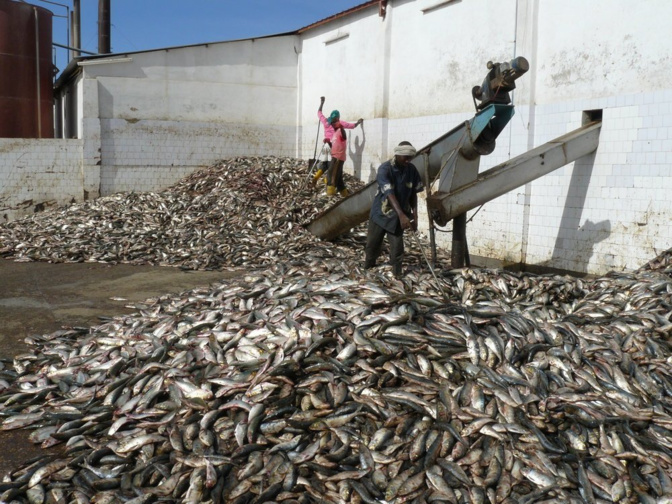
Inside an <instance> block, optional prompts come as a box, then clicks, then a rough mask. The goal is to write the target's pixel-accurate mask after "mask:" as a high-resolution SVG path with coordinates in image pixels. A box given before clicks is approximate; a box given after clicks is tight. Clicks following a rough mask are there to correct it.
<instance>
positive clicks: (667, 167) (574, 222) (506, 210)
mask: <svg viewBox="0 0 672 504" xmlns="http://www.w3.org/2000/svg"><path fill="white" fill-rule="evenodd" d="M594 109H602V110H603V123H602V129H601V134H600V144H599V147H598V150H597V152H596V153H595V154H593V155H590V156H586V157H585V158H582V159H581V160H579V161H577V162H576V163H572V164H569V165H567V166H565V167H563V168H560V169H558V170H556V171H554V172H552V173H550V174H549V175H546V176H544V177H542V178H539V179H537V180H535V181H533V182H531V183H530V184H529V187H528V188H527V189H528V193H527V196H528V200H529V207H528V208H526V206H525V203H526V201H528V200H526V188H525V187H520V188H518V189H517V190H514V191H511V192H510V193H508V194H506V195H504V196H502V197H500V198H497V199H495V200H493V201H491V202H489V203H487V204H486V205H485V206H484V207H483V208H482V209H480V211H478V213H476V211H475V210H473V211H470V212H469V213H468V216H469V217H473V220H472V221H471V222H469V224H468V227H467V235H468V239H469V247H470V252H471V253H472V254H475V255H479V256H484V257H491V258H495V259H498V260H501V261H504V262H505V263H507V262H509V263H519V262H521V261H524V262H526V263H527V264H535V265H541V266H548V267H552V268H559V269H566V270H571V271H578V272H588V273H605V272H607V271H611V270H623V269H633V268H637V267H639V266H641V265H642V264H644V263H645V262H647V261H648V260H650V259H652V258H653V257H655V256H656V255H658V254H659V253H660V252H662V251H664V250H666V249H668V248H670V247H672V230H671V229H670V226H669V224H668V223H669V215H670V213H671V211H672V203H670V199H671V198H670V197H669V194H670V193H672V119H671V118H670V112H671V111H672V90H668V91H659V92H652V93H641V94H630V95H623V96H614V97H609V98H604V99H595V100H581V101H576V102H563V103H557V104H552V105H543V106H538V107H537V108H536V110H535V111H534V125H533V128H532V131H530V129H529V124H528V123H529V109H527V107H518V108H517V110H516V112H517V113H516V115H515V116H514V117H513V119H512V120H511V122H510V124H509V125H508V126H507V128H506V129H505V130H504V132H503V133H502V134H501V135H500V137H499V138H498V141H497V148H496V150H495V151H494V152H493V153H492V154H491V155H490V156H487V157H482V158H481V168H480V171H481V172H482V171H484V170H486V169H488V168H491V167H492V166H494V165H496V164H498V163H501V162H503V161H506V160H508V159H510V158H511V157H514V156H515V155H518V154H520V153H522V152H524V151H526V150H528V143H529V146H530V147H537V146H539V145H542V144H543V143H545V142H547V141H549V140H552V139H554V138H556V137H559V136H561V135H563V134H565V133H568V132H570V131H572V130H574V129H576V128H578V127H580V126H581V124H582V118H583V111H584V110H594ZM429 119H430V118H428V119H427V120H423V119H421V118H417V119H414V120H407V121H404V122H403V124H400V123H401V121H398V122H397V123H395V125H394V127H391V128H390V130H396V131H402V132H404V134H406V135H408V136H411V137H412V138H414V139H418V140H417V141H418V144H420V143H422V141H423V140H424V139H425V137H427V138H428V139H429V138H435V137H437V136H439V135H441V134H443V133H445V131H447V129H450V127H453V126H455V125H457V124H458V121H457V120H456V119H457V118H455V117H450V118H449V119H448V121H450V122H449V124H445V123H444V124H442V125H441V126H439V124H438V123H437V126H436V127H434V128H433V129H431V131H426V128H423V127H422V126H423V124H427V123H428V121H429ZM416 129H417V131H416ZM413 135H414V137H413ZM421 227H422V224H421ZM447 227H448V228H450V223H449V225H448V226H447ZM450 241H451V236H450V234H439V235H437V243H438V244H439V246H442V247H444V248H446V249H448V250H449V249H450ZM525 244H526V245H525Z"/></svg>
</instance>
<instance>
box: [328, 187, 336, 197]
mask: <svg viewBox="0 0 672 504" xmlns="http://www.w3.org/2000/svg"><path fill="white" fill-rule="evenodd" d="M327 196H336V186H333V185H330V186H327Z"/></svg>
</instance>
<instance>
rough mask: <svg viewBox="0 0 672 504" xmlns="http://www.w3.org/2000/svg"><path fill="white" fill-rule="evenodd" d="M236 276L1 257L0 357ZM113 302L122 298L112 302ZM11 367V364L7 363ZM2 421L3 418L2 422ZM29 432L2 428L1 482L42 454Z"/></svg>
mask: <svg viewBox="0 0 672 504" xmlns="http://www.w3.org/2000/svg"><path fill="white" fill-rule="evenodd" d="M239 274H240V273H235V272H228V271H183V270H181V269H178V268H166V267H154V266H132V265H126V264H118V265H106V264H98V263H78V264H48V263H17V262H12V261H7V260H1V259H0V358H2V359H3V360H4V362H5V365H8V363H7V359H9V360H11V359H12V358H13V357H14V356H16V355H18V354H21V353H25V352H28V351H30V346H29V345H27V344H26V343H25V342H24V339H25V338H26V336H30V335H34V334H49V333H52V332H54V331H57V330H59V329H61V328H63V327H73V326H76V327H88V326H94V325H98V324H100V323H101V320H100V319H99V318H98V317H113V316H115V315H123V314H129V313H133V312H134V311H136V310H133V309H131V308H127V307H126V305H128V304H129V303H133V302H142V301H145V300H147V299H149V298H152V297H156V296H161V295H164V294H168V293H178V292H183V291H186V290H190V289H193V288H195V287H202V286H207V285H210V284H211V283H214V282H217V281H220V280H222V279H225V278H232V277H235V276H237V275H239ZM112 298H124V299H125V300H126V301H124V300H114V299H112ZM9 365H11V364H9ZM0 421H2V418H0ZM30 432H31V431H30V430H24V429H20V430H13V431H1V430H0V478H1V477H2V476H4V475H5V474H7V472H8V471H10V470H12V469H15V468H16V467H18V466H19V465H20V464H22V463H24V462H26V461H28V460H30V459H32V458H35V457H37V456H40V455H44V454H45V453H57V452H58V451H59V450H60V448H59V447H58V446H56V447H54V448H50V449H48V450H44V449H42V448H40V446H39V445H34V444H33V443H31V442H30V441H29V440H28V436H29V434H30Z"/></svg>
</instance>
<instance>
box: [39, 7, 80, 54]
mask: <svg viewBox="0 0 672 504" xmlns="http://www.w3.org/2000/svg"><path fill="white" fill-rule="evenodd" d="M39 1H40V2H44V3H48V4H51V5H59V6H61V7H65V10H66V12H67V15H66V16H65V30H66V32H67V33H66V37H67V40H68V42H70V23H69V21H70V6H68V5H65V4H62V3H58V2H52V1H51V0H39ZM54 16H55V17H60V16H56V15H55V14H54ZM71 59H72V57H71V56H70V55H68V61H70V60H71Z"/></svg>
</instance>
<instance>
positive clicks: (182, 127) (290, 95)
mask: <svg viewBox="0 0 672 504" xmlns="http://www.w3.org/2000/svg"><path fill="white" fill-rule="evenodd" d="M296 44H297V39H296V37H293V36H287V37H272V38H265V39H250V40H242V41H234V42H225V43H218V44H209V45H203V46H194V47H182V48H174V49H167V50H160V51H150V52H144V53H137V54H131V55H128V57H127V59H124V58H123V57H122V58H116V61H117V62H114V60H112V61H111V62H109V63H107V64H104V63H103V64H99V62H100V60H91V61H90V62H85V63H84V66H83V68H84V80H85V81H92V82H95V83H96V85H97V94H98V107H97V111H95V113H94V114H95V118H97V119H98V120H99V123H100V135H101V144H100V149H101V150H100V158H101V159H100V165H101V171H100V192H101V194H103V195H104V194H111V193H114V192H119V191H152V190H157V189H160V188H163V187H166V186H167V185H170V184H172V183H173V182H175V181H177V180H178V179H180V178H182V177H183V176H184V175H186V174H188V173H190V172H191V171H193V170H194V169H196V168H198V167H202V166H207V165H209V164H211V163H213V162H214V161H216V160H218V159H221V158H225V157H231V156H240V155H243V156H244V155H269V154H275V155H282V156H294V155H296V96H297V89H296V66H297V55H296V51H295V45H296ZM120 56H121V55H120ZM88 118H91V117H90V116H89V115H88V114H87V115H85V117H84V120H87V119H88Z"/></svg>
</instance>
